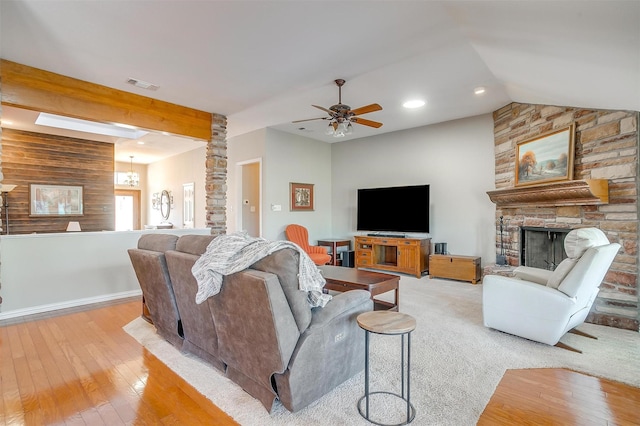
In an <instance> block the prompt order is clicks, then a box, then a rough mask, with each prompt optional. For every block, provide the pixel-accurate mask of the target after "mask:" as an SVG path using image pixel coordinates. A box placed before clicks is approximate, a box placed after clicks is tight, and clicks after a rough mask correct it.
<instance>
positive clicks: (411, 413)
mask: <svg viewBox="0 0 640 426" xmlns="http://www.w3.org/2000/svg"><path fill="white" fill-rule="evenodd" d="M377 394H386V395H392V396H395V397H397V398H400V399H401V400H403V401H405V402H406V403H407V405H408V409H407V410H408V411H409V412H408V413H407V415H408V418H407V419H406V420H405V421H404V422H402V423H392V424H389V423H379V422H376V421H375V420H371V419H370V418H369V417H367V413H366V408H363V407H362V406H363V405H364V406H365V407H366V399H367V395H365V396H363V397H362V398H360V399H359V400H358V411H359V412H360V415H361V416H362V417H364V418H365V419H366V420H367V421H368V422H370V423H373V424H374V425H379V426H402V425H407V424H409V423H411V422H412V421H413V419H414V418H415V417H416V409H415V408H414V407H413V404H412V403H410V402H409V401H407V400H406V399H405V398H403V397H402V396H401V395H398V394H397V393H392V392H382V391H380V392H371V393H370V394H369V396H371V395H377Z"/></svg>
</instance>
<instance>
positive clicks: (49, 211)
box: [29, 183, 83, 216]
mask: <svg viewBox="0 0 640 426" xmlns="http://www.w3.org/2000/svg"><path fill="white" fill-rule="evenodd" d="M82 202H83V200H82V186H69V185H39V184H34V183H32V184H31V185H29V206H30V209H29V215H30V216H82V214H83V206H82Z"/></svg>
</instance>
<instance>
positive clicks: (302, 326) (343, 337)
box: [129, 234, 373, 411]
mask: <svg viewBox="0 0 640 426" xmlns="http://www.w3.org/2000/svg"><path fill="white" fill-rule="evenodd" d="M165 237H166V236H163V235H162V234H151V235H145V236H143V237H141V239H140V241H139V248H137V249H131V250H130V251H129V252H130V256H131V261H132V263H133V266H134V268H135V269H136V273H137V274H138V277H139V279H140V277H141V276H143V277H144V278H143V279H140V284H141V288H142V291H143V295H144V296H145V300H147V299H148V298H147V292H148V291H151V290H150V289H149V281H151V280H152V278H150V277H148V275H150V273H151V272H150V271H151V269H153V268H150V267H149V265H148V264H145V266H143V267H141V266H140V264H139V257H138V256H136V253H137V251H139V250H147V251H149V250H148V247H149V246H150V245H151V244H152V243H153V242H154V241H153V240H155V239H156V238H157V239H162V238H165ZM143 238H144V240H143ZM213 238H214V237H213V236H202V235H185V236H182V237H180V238H179V239H178V240H177V241H176V244H175V248H171V247H169V249H168V250H165V251H164V252H163V253H158V254H157V256H155V258H156V259H157V262H159V263H162V261H163V260H165V261H166V266H167V270H168V275H169V277H168V279H164V282H163V281H162V279H163V278H161V275H160V274H155V275H154V276H155V278H154V279H155V280H157V282H156V283H155V285H158V286H163V285H164V283H170V285H171V287H172V288H173V295H174V300H175V305H176V307H177V315H174V314H173V313H172V312H171V310H169V311H167V312H165V311H164V309H166V308H165V307H164V306H166V304H164V305H160V304H153V305H151V304H149V306H148V308H149V310H150V312H151V316H152V319H153V320H154V322H155V321H156V318H158V319H159V318H160V317H162V316H163V315H164V314H165V313H166V315H167V316H169V319H170V320H171V321H168V322H169V323H170V324H172V323H173V321H174V317H177V318H178V319H179V329H180V330H181V332H182V337H183V340H182V342H179V341H177V343H178V344H177V345H176V346H177V347H179V348H180V349H181V350H182V351H184V352H189V353H192V354H195V355H197V356H199V357H201V358H202V359H204V360H206V361H208V362H210V363H211V364H212V365H214V366H215V367H216V368H218V369H220V370H221V371H222V372H224V374H226V376H227V377H229V378H230V379H231V380H233V381H234V382H236V383H237V384H239V385H240V386H241V387H242V388H243V389H244V390H245V391H246V392H248V393H249V394H251V395H252V396H254V397H255V398H257V399H258V400H260V401H261V402H262V404H263V405H264V406H265V407H266V408H267V410H268V411H271V409H272V407H273V402H274V401H275V399H276V398H278V399H279V400H280V401H281V402H282V404H283V405H284V406H285V407H286V408H287V409H288V410H290V411H297V410H300V409H302V408H304V407H306V406H307V405H309V404H310V403H312V402H313V401H315V400H316V399H318V398H320V397H321V396H323V395H324V394H326V393H327V392H329V391H330V390H332V389H333V388H334V387H336V386H338V385H339V384H341V383H342V382H344V381H345V380H347V379H349V378H350V377H352V376H354V375H355V374H356V373H358V372H359V371H361V370H362V369H363V367H364V334H363V333H364V332H363V331H362V330H361V329H360V328H359V327H358V325H357V323H356V317H357V316H358V314H360V313H362V312H366V311H370V310H372V309H373V304H372V302H371V299H370V295H369V293H368V292H367V291H364V290H354V291H349V292H345V293H340V294H337V295H336V296H334V298H333V299H332V300H331V301H330V302H329V303H328V304H327V305H326V306H325V307H324V308H313V309H312V308H311V307H310V306H309V305H308V303H307V298H306V292H303V291H300V290H299V289H298V279H297V275H298V259H299V255H298V253H297V252H296V251H294V250H291V249H284V250H280V251H277V252H275V253H273V254H272V255H270V256H268V257H265V258H263V259H262V260H260V261H259V262H257V263H255V264H253V265H252V266H251V267H250V268H248V269H246V270H244V271H241V272H238V273H236V274H233V275H229V276H226V277H225V278H224V281H223V285H222V290H221V292H220V293H219V294H217V295H216V296H213V297H211V298H209V299H208V300H207V301H206V302H204V303H202V304H200V305H198V304H196V303H195V294H196V291H197V283H196V281H195V278H194V277H193V275H192V274H191V267H192V266H193V264H194V263H195V261H196V260H197V259H198V258H199V257H200V255H201V254H202V253H204V251H205V250H206V247H207V245H208V244H209V242H210V241H211V240H212V239H213ZM140 245H142V247H140ZM145 247H147V248H145ZM143 268H144V269H145V270H146V271H147V272H148V273H144V272H139V270H140V269H143ZM155 269H157V268H155ZM143 281H146V284H145V285H143V284H142V283H143ZM155 293H157V292H155ZM166 293H169V292H166ZM163 294H164V292H163ZM152 299H154V298H152ZM155 299H157V297H156V298H155ZM155 299H154V300H155ZM154 310H155V312H154ZM158 310H160V311H162V312H158ZM162 321H164V320H162ZM158 333H159V334H160V335H162V336H163V337H165V333H164V332H161V331H160V329H158ZM165 338H166V337H165ZM167 340H168V341H169V342H170V343H173V344H176V340H175V339H169V338H167ZM180 343H181V344H180Z"/></svg>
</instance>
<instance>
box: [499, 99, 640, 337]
mask: <svg viewBox="0 0 640 426" xmlns="http://www.w3.org/2000/svg"><path fill="white" fill-rule="evenodd" d="M493 115H494V137H495V156H496V163H495V173H496V180H495V187H496V189H495V190H494V191H489V192H488V194H489V196H490V198H491V199H492V201H493V202H495V203H496V224H498V223H499V218H500V217H501V216H502V217H503V220H504V225H505V226H504V230H503V235H502V240H503V241H504V253H505V255H506V259H507V262H508V265H509V266H511V267H512V268H513V267H515V266H519V265H523V264H525V261H526V256H527V252H529V254H531V250H538V249H540V250H550V251H553V257H549V256H550V254H548V253H547V252H545V253H544V255H542V254H540V253H538V254H537V255H535V256H534V257H536V258H540V257H543V258H544V259H543V260H542V263H540V264H538V265H537V266H535V267H541V268H547V269H548V268H549V267H552V266H553V264H557V263H559V262H560V261H561V260H562V259H561V258H560V257H559V255H558V253H560V252H562V253H563V254H564V252H563V250H561V249H560V247H562V245H561V244H560V241H561V240H562V238H563V235H565V234H566V233H567V232H568V231H570V230H571V229H575V228H582V227H596V228H599V229H601V230H602V231H603V232H604V233H605V234H606V235H607V238H608V239H609V240H610V241H611V242H617V243H619V244H620V245H621V246H622V248H621V250H620V252H619V253H618V255H617V256H616V258H615V260H614V262H613V265H612V267H611V269H610V270H609V272H608V273H607V275H606V277H605V279H604V281H603V283H602V285H601V286H600V294H599V295H598V298H597V300H596V302H595V303H594V305H593V308H592V311H591V313H590V314H589V317H588V318H587V321H588V322H592V323H596V324H603V325H609V326H614V327H619V328H625V329H632V330H638V325H639V323H640V321H639V320H640V312H639V307H638V272H639V271H638V250H637V247H638V186H639V181H638V153H639V151H638V146H639V143H640V141H639V132H638V118H639V115H640V114H639V113H638V112H634V111H609V110H590V109H582V108H572V107H557V106H546V105H529V104H519V103H512V104H509V105H507V106H505V107H503V108H501V109H499V110H497V111H495V112H494V114H493ZM572 123H573V124H575V156H574V170H573V180H571V181H564V182H557V183H549V184H541V185H536V186H531V187H526V186H525V187H515V185H514V182H515V164H516V158H515V157H516V146H517V144H518V143H519V142H523V141H527V140H530V139H531V138H534V137H536V136H538V135H541V134H543V133H546V132H549V131H551V130H556V129H560V128H564V127H566V126H569V125H570V124H572ZM498 229H499V228H498V226H496V253H500V252H501V248H500V241H501V236H500V235H499V230H498ZM530 229H537V230H542V231H543V232H542V237H540V238H543V237H544V238H551V240H552V241H547V242H553V244H552V245H550V246H549V247H547V248H544V249H542V248H540V247H538V245H540V244H542V243H541V242H540V241H537V242H536V240H535V239H534V240H529V239H528V238H529V236H528V234H527V232H526V230H530ZM547 235H554V236H552V237H548V236H547ZM523 244H524V247H523ZM522 250H524V255H523V254H521V252H522ZM523 256H525V257H524V258H523ZM529 266H533V265H529Z"/></svg>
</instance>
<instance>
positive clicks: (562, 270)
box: [547, 258, 578, 288]
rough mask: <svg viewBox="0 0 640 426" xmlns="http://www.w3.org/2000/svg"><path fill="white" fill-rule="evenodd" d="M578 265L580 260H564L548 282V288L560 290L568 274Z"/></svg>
mask: <svg viewBox="0 0 640 426" xmlns="http://www.w3.org/2000/svg"><path fill="white" fill-rule="evenodd" d="M576 263H578V259H570V258H567V259H564V260H563V261H562V262H560V264H559V265H558V266H557V267H556V269H555V270H554V271H553V273H552V274H551V276H550V277H549V280H548V281H547V287H551V288H558V286H559V285H560V284H561V283H562V280H564V279H565V277H566V276H567V274H568V273H569V272H571V270H572V269H573V267H574V266H576Z"/></svg>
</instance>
